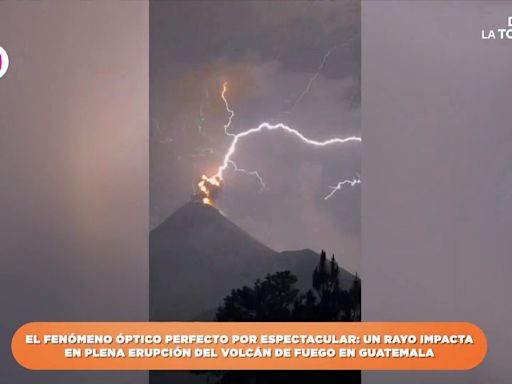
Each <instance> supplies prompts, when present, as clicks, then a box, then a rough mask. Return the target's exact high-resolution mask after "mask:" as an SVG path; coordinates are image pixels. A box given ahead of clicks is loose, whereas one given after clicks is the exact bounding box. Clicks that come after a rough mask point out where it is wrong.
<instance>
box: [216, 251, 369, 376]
mask: <svg viewBox="0 0 512 384" xmlns="http://www.w3.org/2000/svg"><path fill="white" fill-rule="evenodd" d="M339 275H340V268H339V266H338V263H337V262H336V259H335V258H334V255H333V256H332V258H331V259H330V260H329V261H327V256H326V253H325V251H323V250H322V252H321V253H320V260H319V262H318V265H317V266H316V268H315V269H314V271H313V276H312V286H313V289H311V290H309V291H307V292H306V293H305V294H303V293H300V291H299V290H298V289H297V288H296V287H295V284H296V283H297V278H296V277H295V276H294V275H293V274H292V273H291V272H290V271H281V272H277V273H274V274H268V275H267V276H266V277H265V278H264V280H263V281H260V280H257V281H256V283H255V284H254V286H253V287H247V286H244V287H242V288H239V289H234V290H233V291H232V292H231V294H230V295H229V296H227V297H226V298H225V299H224V303H223V305H221V306H220V307H219V308H218V309H217V314H216V320H217V321H360V313H361V310H360V300H361V280H360V279H359V277H358V276H357V275H356V278H355V279H354V281H353V283H352V286H351V288H350V289H349V290H348V291H347V290H343V289H341V284H340V277H339ZM209 373H210V374H213V375H214V376H216V377H217V384H274V383H276V384H277V383H279V384H281V383H284V382H290V383H299V384H300V383H308V384H309V383H313V382H314V383H329V384H334V383H335V382H340V383H344V384H352V383H354V384H355V383H357V384H359V383H360V382H361V372H360V371H223V372H209Z"/></svg>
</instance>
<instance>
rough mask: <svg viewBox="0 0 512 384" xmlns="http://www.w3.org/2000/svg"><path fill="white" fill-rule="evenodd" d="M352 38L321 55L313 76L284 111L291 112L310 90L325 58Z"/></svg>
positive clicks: (351, 39)
mask: <svg viewBox="0 0 512 384" xmlns="http://www.w3.org/2000/svg"><path fill="white" fill-rule="evenodd" d="M353 40H354V37H352V38H350V39H348V40H347V41H344V42H343V43H339V44H337V45H335V46H334V47H331V48H330V49H329V50H328V51H327V52H326V53H325V54H324V56H323V57H322V60H321V61H320V65H319V66H318V67H317V69H316V72H315V73H314V74H313V76H311V77H310V79H309V81H308V82H307V84H306V88H304V90H303V91H302V92H301V93H300V94H299V96H298V97H297V98H296V99H295V101H294V102H293V104H292V106H291V107H290V109H289V110H288V111H286V113H291V112H292V111H293V110H294V109H295V107H296V106H297V104H299V103H300V102H301V100H302V99H303V98H304V96H306V95H307V94H308V93H309V91H310V90H311V87H312V86H313V83H314V82H315V80H316V79H317V78H318V76H320V73H322V70H323V69H324V67H325V64H326V63H327V59H328V58H329V56H331V54H332V53H333V52H334V51H335V50H337V49H339V48H341V47H343V46H344V45H347V44H348V43H350V42H351V41H353Z"/></svg>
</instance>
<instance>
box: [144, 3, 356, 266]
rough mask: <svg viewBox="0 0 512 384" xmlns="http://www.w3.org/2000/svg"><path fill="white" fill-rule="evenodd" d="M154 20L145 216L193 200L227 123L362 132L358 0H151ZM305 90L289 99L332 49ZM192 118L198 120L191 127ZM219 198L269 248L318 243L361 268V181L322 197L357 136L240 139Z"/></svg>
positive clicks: (349, 171) (351, 172)
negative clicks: (315, 143) (339, 140)
mask: <svg viewBox="0 0 512 384" xmlns="http://www.w3.org/2000/svg"><path fill="white" fill-rule="evenodd" d="M150 12H151V26H150V109H151V112H150V113H151V139H150V141H151V165H150V166H151V169H150V173H151V178H150V183H151V184H150V191H151V224H152V226H155V225H157V224H158V223H159V222H160V221H162V220H163V219H165V217H167V216H168V215H169V214H171V213H172V212H173V211H174V210H176V209H177V208H178V207H179V206H181V205H182V204H184V203H185V202H187V201H188V200H189V199H190V196H191V195H192V188H193V186H194V185H195V183H196V182H197V180H198V178H199V177H200V176H201V174H203V173H207V174H212V173H214V172H215V168H216V167H217V166H218V165H219V164H220V163H221V161H222V157H223V155H224V153H225V151H226V150H227V148H228V146H229V144H230V140H231V139H230V138H229V137H227V136H226V135H225V134H224V131H223V129H224V128H223V125H224V124H225V123H226V121H227V118H228V113H227V112H226V110H225V108H224V104H223V101H222V99H221V97H220V92H221V87H222V83H223V82H224V81H227V82H228V92H227V93H226V97H227V99H228V101H229V103H230V107H231V108H232V109H233V110H234V111H235V116H234V119H233V122H232V126H231V128H230V129H231V131H233V132H241V131H244V130H246V129H248V128H252V127H255V126H257V125H258V124H259V123H261V122H263V121H269V122H272V123H276V122H284V123H286V124H288V125H290V126H292V127H294V128H296V129H298V130H300V131H301V132H302V133H304V134H305V135H306V136H308V137H309V138H312V139H317V140H322V139H323V140H325V139H328V138H332V137H343V136H348V135H354V134H356V135H360V125H361V121H360V120H361V119H360V4H358V2H354V1H350V2H348V1H347V2H342V1H340V2H335V3H334V2H283V3H277V2H245V3H242V2H237V3H235V2H213V3H212V2H155V3H153V4H152V5H151V10H150ZM335 46H338V48H337V49H335V50H333V51H332V52H331V54H330V55H329V57H328V59H327V60H326V62H325V66H324V67H323V69H322V71H321V73H320V74H319V75H318V76H317V77H316V80H315V81H314V82H313V83H312V86H311V88H310V92H309V93H308V94H306V95H305V96H304V97H303V98H302V99H301V100H300V102H299V103H297V104H296V105H295V107H293V105H294V102H295V101H296V100H297V99H298V98H299V96H300V94H301V92H302V91H303V90H304V89H305V88H306V86H307V85H308V82H309V81H310V79H311V77H312V76H313V75H314V74H315V73H316V72H317V69H318V68H319V66H320V64H321V62H322V60H323V57H324V55H325V54H326V53H327V52H328V51H329V50H330V49H331V48H333V47H335ZM198 125H200V126H198ZM238 148H239V151H238V152H237V154H236V155H235V157H234V160H235V161H236V163H237V164H238V165H239V166H240V167H244V168H246V169H248V170H258V171H259V173H260V174H261V175H262V177H263V178H264V180H265V183H266V185H267V189H265V190H264V191H262V192H260V193H259V192H258V189H259V184H258V181H257V180H256V179H254V178H251V177H249V176H247V175H243V174H240V173H234V172H233V171H232V170H229V171H228V172H227V173H226V174H225V180H226V184H225V188H224V191H223V193H222V194H221V196H220V200H219V202H218V204H219V206H220V208H221V209H222V210H223V211H224V212H225V214H226V215H227V216H228V217H229V218H230V219H231V220H233V221H235V222H236V223H237V224H238V225H240V226H241V227H243V228H244V229H246V230H247V231H248V232H249V233H251V234H252V235H254V236H255V237H256V238H258V239H259V240H261V241H262V242H264V243H266V244H267V245H269V246H271V247H273V248H274V249H276V250H285V249H299V248H312V249H314V250H316V251H319V250H320V248H325V249H326V250H327V251H328V252H335V253H336V255H337V257H338V258H339V260H340V261H341V263H342V265H343V266H344V267H345V268H347V269H349V270H352V271H355V270H358V260H359V254H360V216H361V213H360V210H361V204H360V194H361V189H360V187H359V186H356V187H354V188H350V187H347V188H345V189H343V190H342V191H340V192H339V193H338V194H337V195H335V196H334V197H333V198H332V199H330V200H328V201H324V200H323V198H324V196H326V195H327V194H328V193H329V192H330V190H329V185H333V184H334V185H335V184H336V183H337V181H338V180H341V179H346V178H351V179H352V178H354V177H356V175H357V173H358V172H359V171H360V153H361V145H360V144H357V143H350V144H345V145H334V146H332V147H326V148H320V149H319V148H312V147H310V146H307V145H305V144H304V143H302V142H300V141H299V140H297V139H296V138H294V137H291V136H289V135H286V134H283V133H281V132H265V133H262V134H259V135H257V136H253V137H251V138H250V139H249V140H244V141H243V142H241V144H240V145H239V147H238Z"/></svg>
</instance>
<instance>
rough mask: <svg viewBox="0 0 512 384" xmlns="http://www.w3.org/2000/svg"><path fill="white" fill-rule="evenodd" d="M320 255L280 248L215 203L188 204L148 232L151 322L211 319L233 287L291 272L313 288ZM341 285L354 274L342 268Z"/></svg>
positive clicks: (299, 283) (299, 285)
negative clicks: (260, 238)
mask: <svg viewBox="0 0 512 384" xmlns="http://www.w3.org/2000/svg"><path fill="white" fill-rule="evenodd" d="M318 260H319V255H318V254H317V253H316V252H314V251H313V250H310V249H303V250H295V251H284V252H276V251H275V250H273V249H271V248H270V247H268V246H266V245H264V244H263V243H261V242H260V241H258V240H256V239H255V238H254V237H252V236H251V235H250V234H249V233H247V232H246V231H244V230H243V229H241V228H240V227H238V226H237V225H236V224H235V223H233V222H232V221H230V220H229V219H228V218H227V217H226V216H224V215H223V214H222V213H220V211H219V210H218V209H216V208H215V207H212V206H209V205H206V204H203V203H199V202H189V203H187V204H185V205H183V206H182V207H180V208H179V209H178V210H176V211H175V212H174V213H173V214H171V215H170V216H169V217H168V218H167V219H165V220H164V221H163V222H162V223H161V224H160V225H159V226H157V227H156V228H155V229H153V230H152V231H151V232H150V268H149V269H150V278H149V287H150V289H149V291H150V320H156V321H170V320H182V321H191V320H213V319H212V318H208V317H209V316H212V315H213V314H214V313H215V309H216V308H217V307H218V306H219V305H220V304H221V303H222V300H223V298H224V297H226V296H227V295H228V294H229V293H230V292H231V291H232V290H233V289H236V288H240V287H242V286H244V285H252V284H253V283H254V282H255V281H256V280H257V279H263V278H264V277H265V275H266V274H268V273H273V272H276V271H278V270H290V271H291V272H292V273H293V274H294V275H296V276H297V278H298V284H297V285H298V287H299V288H300V289H302V290H304V291H305V290H307V289H309V288H310V287H311V276H312V273H313V269H314V267H315V266H316V264H317V263H318ZM340 277H341V281H342V286H343V285H347V284H350V283H351V281H352V280H353V275H352V274H350V273H349V272H347V271H345V270H342V271H341V273H340Z"/></svg>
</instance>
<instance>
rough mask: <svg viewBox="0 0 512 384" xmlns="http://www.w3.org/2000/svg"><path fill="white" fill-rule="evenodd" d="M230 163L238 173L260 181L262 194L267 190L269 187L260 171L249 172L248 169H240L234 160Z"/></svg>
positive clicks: (229, 161)
mask: <svg viewBox="0 0 512 384" xmlns="http://www.w3.org/2000/svg"><path fill="white" fill-rule="evenodd" d="M228 163H229V164H231V166H232V167H233V169H234V170H235V171H236V172H242V173H245V174H246V175H249V176H254V177H256V178H257V179H258V181H259V182H260V192H261V191H263V190H264V189H265V188H267V186H266V185H265V182H264V181H263V178H262V177H261V176H260V174H259V173H258V171H248V170H246V169H243V168H239V167H238V165H236V163H235V162H234V161H233V160H228Z"/></svg>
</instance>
